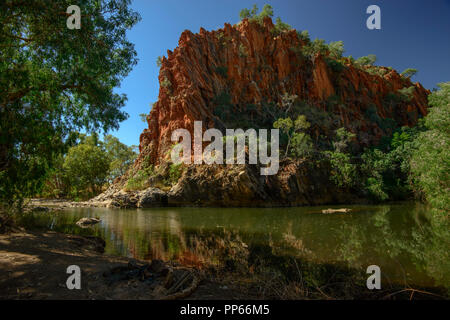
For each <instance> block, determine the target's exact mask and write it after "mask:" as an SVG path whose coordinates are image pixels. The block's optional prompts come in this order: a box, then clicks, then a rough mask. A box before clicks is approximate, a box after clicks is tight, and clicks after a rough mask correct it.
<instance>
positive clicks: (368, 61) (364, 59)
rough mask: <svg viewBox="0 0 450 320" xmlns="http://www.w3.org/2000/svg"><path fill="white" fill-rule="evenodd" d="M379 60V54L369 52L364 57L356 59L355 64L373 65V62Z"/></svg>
mask: <svg viewBox="0 0 450 320" xmlns="http://www.w3.org/2000/svg"><path fill="white" fill-rule="evenodd" d="M376 61H377V56H376V55H374V54H369V55H367V56H364V57H360V58H358V59H356V60H355V64H356V65H357V66H361V67H362V66H373V64H374V63H375V62H376Z"/></svg>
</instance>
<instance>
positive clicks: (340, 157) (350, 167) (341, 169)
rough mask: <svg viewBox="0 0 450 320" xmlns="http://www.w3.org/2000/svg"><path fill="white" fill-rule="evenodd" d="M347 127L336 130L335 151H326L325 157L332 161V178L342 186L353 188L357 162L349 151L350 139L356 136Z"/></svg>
mask: <svg viewBox="0 0 450 320" xmlns="http://www.w3.org/2000/svg"><path fill="white" fill-rule="evenodd" d="M355 136H356V135H355V134H354V133H351V132H349V131H347V130H345V128H339V129H338V130H336V137H335V141H334V142H333V148H334V150H333V151H325V152H324V155H325V157H326V158H327V159H328V160H329V161H330V164H331V172H330V180H331V181H333V182H334V183H335V184H336V185H337V186H339V187H342V188H351V187H353V186H354V185H355V182H356V170H357V166H356V164H354V163H352V156H351V154H350V153H349V152H348V151H347V150H348V148H349V145H350V141H351V140H352V139H353V138H354V137H355Z"/></svg>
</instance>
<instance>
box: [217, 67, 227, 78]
mask: <svg viewBox="0 0 450 320" xmlns="http://www.w3.org/2000/svg"><path fill="white" fill-rule="evenodd" d="M216 72H217V73H218V74H220V75H221V76H222V77H224V78H226V77H227V73H228V68H227V67H223V66H219V67H217V68H216Z"/></svg>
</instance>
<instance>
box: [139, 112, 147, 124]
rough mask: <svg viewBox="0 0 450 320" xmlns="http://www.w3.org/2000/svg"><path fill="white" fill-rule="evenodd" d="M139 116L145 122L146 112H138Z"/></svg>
mask: <svg viewBox="0 0 450 320" xmlns="http://www.w3.org/2000/svg"><path fill="white" fill-rule="evenodd" d="M139 118H140V119H141V121H142V122H144V123H147V114H146V113H139Z"/></svg>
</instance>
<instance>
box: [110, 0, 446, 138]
mask: <svg viewBox="0 0 450 320" xmlns="http://www.w3.org/2000/svg"><path fill="white" fill-rule="evenodd" d="M266 3H268V4H270V5H271V6H272V7H273V8H274V17H277V16H280V17H281V19H282V20H283V21H284V22H286V23H288V24H290V25H291V26H292V27H294V28H295V29H297V30H308V31H309V34H310V37H311V38H312V39H314V38H321V39H325V40H326V41H327V42H329V41H337V40H342V41H344V46H345V53H344V55H352V56H353V57H354V58H358V57H360V56H365V55H367V54H370V53H372V54H375V55H376V56H377V57H378V60H377V63H376V64H377V65H384V66H391V67H393V68H395V69H397V70H399V71H400V72H401V71H403V70H404V69H406V68H409V67H410V68H416V69H418V70H419V72H418V74H417V75H416V76H415V77H414V78H413V80H414V81H419V82H421V83H422V84H423V86H424V87H426V88H428V89H432V88H434V87H436V84H437V83H439V82H444V81H450V0H432V1H416V0H384V1H375V0H369V1H366V0H339V1H334V0H277V1H269V0H265V1H257V0H239V1H237V0H227V1H216V0H189V1H188V0H183V1H181V0H134V1H133V4H132V7H133V9H134V10H136V11H138V12H139V13H140V15H141V17H142V20H141V22H139V23H138V24H137V25H136V26H135V27H134V28H133V29H132V30H131V31H130V32H129V33H128V38H129V39H130V41H132V42H133V43H134V44H135V48H136V50H137V53H138V58H139V62H138V64H137V66H135V68H134V69H133V71H132V72H131V73H130V74H129V75H128V77H127V78H126V79H125V80H124V81H123V82H122V86H121V87H120V88H118V89H117V92H120V93H125V94H127V96H128V102H127V105H126V107H125V108H124V110H125V111H126V112H127V113H128V114H129V115H130V117H129V118H128V120H126V121H124V122H122V123H121V125H120V129H119V130H117V131H113V132H110V133H111V134H113V135H115V136H117V137H118V138H119V139H120V140H121V141H122V142H124V143H126V144H128V145H132V144H135V145H137V144H139V135H140V134H141V132H142V131H143V130H144V128H146V127H147V124H145V123H144V122H142V121H141V120H140V118H139V114H140V113H149V112H150V104H151V103H153V102H155V101H156V100H157V97H158V90H159V84H158V72H159V70H158V68H157V66H156V58H157V57H158V56H161V55H167V49H170V50H173V49H174V48H175V47H177V45H178V39H179V37H180V35H181V33H182V32H183V31H184V30H186V29H188V30H191V31H192V32H194V33H197V32H199V29H200V27H203V28H205V29H206V30H215V29H218V28H222V27H223V24H224V23H225V22H228V23H232V24H234V23H236V22H238V20H239V11H240V10H241V9H242V8H250V7H251V6H252V5H253V4H257V5H258V7H259V8H262V7H263V6H264V4H266ZM371 4H376V5H378V6H379V7H380V8H381V30H368V29H367V28H366V19H367V17H368V16H369V15H368V14H366V8H367V7H368V6H369V5H371Z"/></svg>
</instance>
